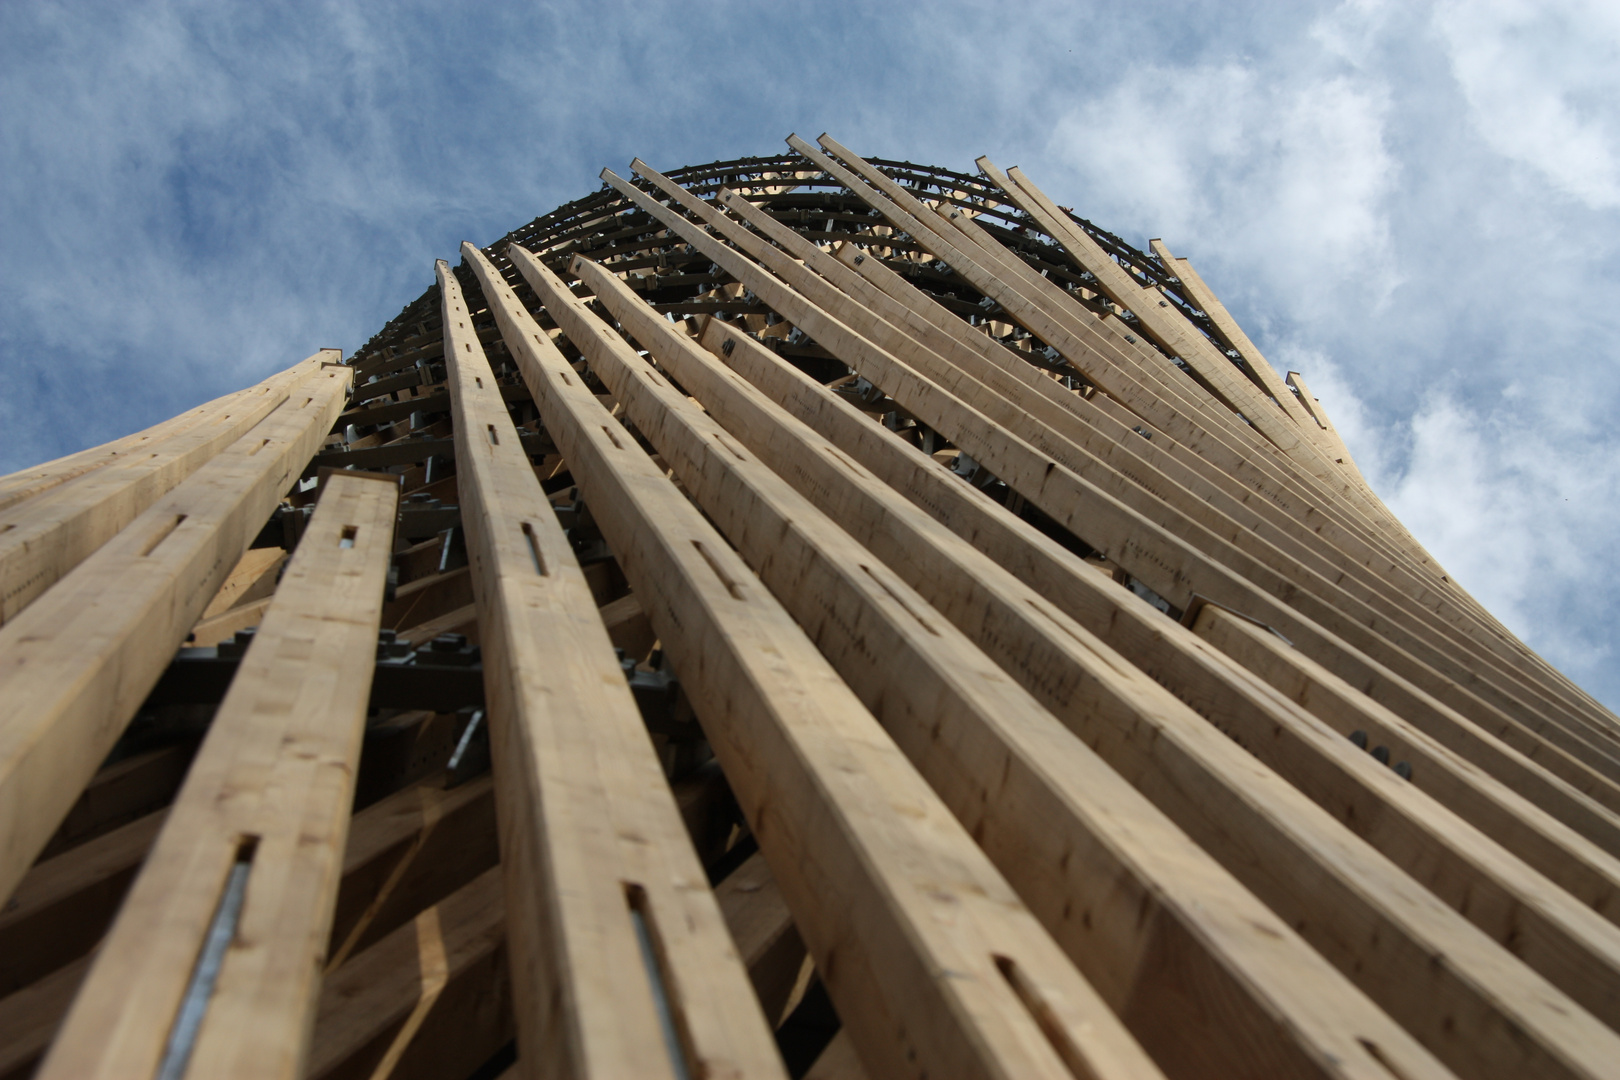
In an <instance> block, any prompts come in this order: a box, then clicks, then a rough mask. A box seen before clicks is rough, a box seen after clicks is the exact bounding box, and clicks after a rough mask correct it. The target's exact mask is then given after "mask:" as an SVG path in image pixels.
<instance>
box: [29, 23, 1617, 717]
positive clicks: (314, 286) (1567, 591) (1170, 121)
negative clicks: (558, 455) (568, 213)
mask: <svg viewBox="0 0 1620 1080" xmlns="http://www.w3.org/2000/svg"><path fill="white" fill-rule="evenodd" d="M1611 7H1612V5H1611V6H1605V5H1601V4H1596V3H1593V4H1581V3H1547V2H1537V3H1535V4H1529V3H1506V2H1489V3H1469V4H1452V3H1445V4H1438V5H1434V6H1426V5H1421V4H1419V5H1397V4H1392V3H1379V2H1353V3H1342V4H1333V5H1330V4H1316V5H1301V4H1292V3H1289V4H1284V3H1268V2H1257V3H1253V4H1249V5H1244V6H1243V7H1242V8H1240V9H1233V8H1225V7H1223V8H1219V9H1210V8H1209V7H1208V6H1207V5H1199V4H1191V3H1169V2H1166V3H1160V4H1153V5H1136V6H1134V7H1130V8H1124V9H1122V8H1120V7H1119V6H1118V5H1114V6H1110V7H1104V6H1101V5H1083V4H1082V5H1077V4H1073V3H1056V2H1050V3H1048V2H1041V3H1035V4H1030V5H1020V6H1017V7H1012V6H1008V7H1005V8H996V7H993V6H992V7H986V6H985V5H982V4H967V3H942V4H930V5H917V6H903V5H892V6H884V7H881V8H879V7H877V6H874V5H866V4H856V3H829V4H822V5H815V6H813V7H807V8H805V9H802V10H799V11H785V10H782V9H778V8H775V7H773V6H770V5H757V4H745V3H729V2H728V3H714V4H705V5H647V4H636V3H611V2H609V3H595V4H583V3H579V4H575V3H543V4H535V5H531V6H528V7H524V8H516V7H505V6H501V7H497V6H494V5H443V4H433V5H429V4H424V3H419V4H404V5H400V4H387V5H384V4H370V3H358V4H353V3H344V4H338V3H320V2H306V3H302V4H289V5H267V6H259V7H251V6H249V7H243V6H232V7H225V6H221V5H217V4H205V3H200V2H194V0H193V2H187V0H173V2H160V0H145V2H138V0H133V2H128V3H117V4H110V3H109V4H104V5H93V4H82V3H76V4H50V3H32V4H23V3H17V4H7V5H0V102H3V104H4V108H3V109H0V151H3V153H4V160H5V161H6V163H7V168H6V170H4V171H3V172H0V250H3V252H4V256H5V258H4V259H3V260H0V386H3V387H4V389H3V390H0V425H3V427H0V472H3V471H7V470H10V469H14V468H19V467H21V466H23V465H26V464H28V463H30V462H32V461H36V460H39V459H42V458H46V457H50V456H54V455H56V454H60V453H65V452H68V451H71V450H74V449H77V448H78V447H80V446H84V445H89V444H93V443H96V442H100V441H103V440H105V439H108V438H111V437H114V436H116V435H119V434H122V433H123V432H126V431H129V430H132V429H134V428H137V427H140V426H144V425H146V424H149V423H153V422H155V421H157V420H159V419H162V418H164V417H167V416H169V415H172V414H173V413H175V412H176V411H178V410H180V409H182V408H184V407H185V406H187V405H189V404H191V403H193V402H196V401H201V400H204V399H206V398H208V397H211V396H214V395H216V394H219V393H223V392H225V391H228V390H230V389H233V388H236V387H239V386H241V385H244V384H246V383H248V382H251V381H253V380H256V379H258V378H261V377H263V376H264V375H265V374H268V373H269V372H270V371H272V370H274V369H277V368H279V367H282V366H284V365H286V364H287V363H289V362H291V361H292V360H295V359H297V358H299V357H301V356H303V355H306V354H307V353H309V352H310V351H312V350H313V349H314V348H316V347H318V346H323V345H337V346H341V347H343V348H345V349H353V348H354V347H355V346H357V345H359V344H360V343H361V342H363V341H364V340H365V339H366V338H367V337H368V336H369V335H370V334H371V332H372V331H374V330H375V329H377V328H378V327H379V326H380V325H381V324H382V323H383V322H384V321H385V320H386V319H387V318H388V317H389V316H391V315H392V314H394V313H395V312H396V311H398V310H399V307H400V305H402V304H404V303H405V302H407V301H408V300H410V299H413V298H414V297H415V296H416V295H417V294H418V293H420V291H421V290H422V288H423V287H425V286H426V285H427V284H428V283H429V282H430V280H431V273H432V260H433V259H434V258H436V257H450V258H454V257H455V250H456V245H457V243H458V242H459V241H460V240H462V239H472V240H474V241H477V242H487V241H489V240H491V239H493V238H495V237H496V236H499V235H500V234H501V233H503V232H505V231H506V230H507V229H509V228H512V227H513V226H515V225H517V224H520V223H522V222H523V221H526V220H528V219H529V218H530V217H532V216H534V215H535V214H538V213H542V212H544V211H546V210H548V209H550V208H551V207H552V206H555V205H557V204H558V203H560V202H562V201H564V200H566V199H570V198H574V197H577V196H578V195H580V194H583V193H584V192H586V191H588V190H590V189H591V188H593V187H594V186H595V183H596V180H595V177H596V173H597V171H598V170H599V169H600V168H601V167H602V166H603V165H613V166H622V165H623V164H624V163H625V162H627V161H628V160H629V158H630V157H631V156H633V155H636V154H640V155H641V156H643V157H645V158H647V159H648V160H650V161H653V162H654V163H655V164H659V165H664V166H676V165H681V164H688V163H696V162H701V161H707V160H712V159H715V158H720V157H731V156H740V155H743V154H756V153H774V152H776V151H777V150H778V149H779V148H780V147H781V141H780V140H781V138H782V137H783V136H784V135H786V134H787V133H788V132H789V131H790V130H797V131H799V132H800V134H804V135H814V134H817V133H819V132H820V131H822V130H831V131H832V132H833V133H834V134H836V135H837V136H838V137H839V138H840V139H841V140H843V141H845V142H846V143H848V144H850V145H852V146H854V147H855V148H856V149H858V150H862V151H870V152H873V153H880V154H883V155H886V156H892V157H899V158H910V159H912V160H916V161H927V162H934V163H938V164H942V165H947V166H952V167H955V168H959V169H966V170H971V164H970V163H971V161H972V159H973V157H974V156H976V155H977V154H979V153H986V152H988V153H990V154H991V156H992V157H995V158H996V159H997V160H998V162H1000V163H1002V164H1009V165H1010V164H1015V163H1018V164H1022V165H1024V167H1025V168H1026V169H1027V170H1028V171H1029V172H1030V174H1031V176H1033V177H1034V178H1035V179H1036V180H1037V181H1038V182H1039V183H1041V184H1042V185H1043V186H1045V187H1046V188H1047V189H1048V190H1049V191H1050V192H1051V193H1052V194H1053V195H1054V196H1056V197H1058V198H1059V201H1061V202H1063V203H1065V204H1072V205H1074V206H1076V207H1077V208H1079V209H1080V210H1081V212H1082V213H1084V214H1086V215H1088V216H1090V217H1092V218H1094V219H1096V220H1097V221H1099V222H1100V223H1102V224H1104V225H1105V226H1107V227H1109V228H1111V229H1114V230H1115V231H1117V232H1120V233H1122V234H1123V235H1125V236H1126V237H1128V238H1130V239H1133V240H1136V241H1138V242H1142V241H1145V239H1146V238H1147V237H1149V236H1163V237H1164V238H1165V240H1166V241H1167V242H1168V243H1169V244H1170V246H1171V248H1172V249H1173V250H1175V251H1176V252H1177V253H1178V254H1183V255H1187V256H1189V257H1191V258H1192V259H1193V261H1194V263H1195V264H1196V265H1198V266H1199V268H1200V270H1201V272H1202V273H1203V274H1204V276H1205V277H1206V278H1207V279H1208V280H1209V281H1210V282H1211V284H1212V285H1213V287H1214V288H1215V289H1216V290H1217V291H1218V292H1219V293H1220V294H1221V295H1222V297H1223V299H1224V300H1225V301H1226V302H1227V304H1228V306H1230V307H1231V308H1232V309H1233V310H1234V312H1235V313H1236V314H1237V315H1238V317H1239V319H1240V320H1241V321H1242V322H1243V323H1244V324H1245V326H1246V327H1247V328H1248V329H1249V331H1250V333H1251V335H1253V336H1255V337H1256V338H1257V340H1258V341H1259V342H1260V344H1261V347H1262V348H1264V349H1265V350H1266V351H1267V353H1268V355H1270V357H1271V358H1272V359H1273V361H1275V362H1277V363H1278V364H1279V365H1282V366H1295V367H1298V368H1300V369H1301V370H1303V371H1304V372H1305V373H1306V375H1307V376H1308V377H1309V379H1310V382H1311V384H1312V387H1313V389H1314V390H1315V391H1316V392H1317V393H1318V394H1319V395H1320V396H1321V397H1322V398H1323V400H1324V402H1325V404H1326V407H1327V408H1328V409H1329V410H1330V412H1331V413H1332V415H1333V416H1334V417H1335V420H1336V421H1337V422H1338V424H1339V426H1340V427H1341V429H1342V430H1343V431H1344V432H1345V434H1346V436H1347V438H1348V440H1349V441H1350V444H1351V447H1352V449H1353V451H1354V452H1355V453H1356V456H1357V458H1358V460H1359V461H1361V462H1362V464H1363V466H1364V467H1365V469H1366V470H1367V471H1368V473H1369V474H1370V476H1371V477H1372V479H1373V482H1374V485H1375V486H1376V487H1377V488H1378V490H1379V491H1380V492H1382V493H1383V494H1384V495H1385V497H1386V499H1387V500H1388V501H1389V502H1390V504H1391V506H1392V507H1393V508H1394V509H1395V510H1396V511H1397V513H1399V514H1400V515H1401V517H1402V519H1403V520H1405V521H1406V522H1407V523H1408V524H1409V525H1410V526H1411V527H1412V528H1413V530H1414V531H1415V532H1416V533H1417V535H1418V536H1419V537H1420V538H1421V539H1422V540H1423V541H1424V542H1425V544H1427V545H1428V546H1429V547H1430V548H1431V550H1433V551H1434V553H1435V554H1436V556H1437V557H1438V558H1439V559H1440V560H1441V562H1443V563H1444V564H1445V565H1447V566H1448V567H1449V568H1450V569H1451V570H1452V571H1454V573H1455V574H1456V575H1457V577H1458V579H1459V580H1460V581H1461V582H1462V583H1463V584H1464V585H1465V586H1467V587H1468V588H1469V589H1470V590H1471V591H1473V592H1474V593H1475V595H1477V596H1479V597H1480V599H1481V600H1482V601H1484V602H1485V603H1486V604H1487V606H1489V607H1490V608H1491V609H1492V610H1493V611H1495V612H1496V613H1497V614H1498V615H1499V616H1501V617H1502V618H1503V619H1504V620H1505V621H1506V622H1508V624H1509V625H1510V626H1512V627H1513V628H1514V629H1515V630H1516V631H1518V632H1519V633H1521V634H1522V635H1523V636H1525V637H1526V638H1527V639H1528V640H1529V641H1530V642H1531V643H1532V644H1533V645H1535V646H1536V647H1537V648H1539V649H1541V650H1542V651H1543V652H1544V653H1545V654H1546V655H1548V656H1549V657H1550V658H1552V659H1553V660H1554V661H1555V662H1558V663H1560V664H1562V665H1563V666H1564V667H1565V668H1566V670H1568V671H1569V672H1570V673H1571V674H1572V675H1573V676H1574V677H1575V678H1576V679H1577V680H1578V681H1580V682H1582V683H1583V684H1584V685H1586V686H1588V687H1589V688H1590V689H1592V690H1593V691H1594V692H1595V693H1596V694H1598V695H1599V696H1600V697H1602V698H1604V699H1605V700H1607V701H1609V702H1611V703H1620V663H1617V660H1620V630H1617V628H1616V620H1615V619H1614V617H1613V615H1612V614H1611V612H1612V611H1613V610H1614V609H1615V608H1616V606H1617V605H1620V569H1616V567H1615V566H1614V565H1613V561H1612V559H1611V558H1610V556H1609V552H1611V551H1612V550H1614V549H1615V548H1616V547H1617V546H1620V511H1617V510H1616V509H1615V508H1614V507H1615V505H1616V500H1615V499H1614V496H1613V493H1614V492H1615V491H1616V490H1617V489H1620V474H1617V466H1616V464H1615V463H1616V462H1620V435H1617V434H1616V433H1615V432H1616V427H1615V425H1614V424H1613V422H1612V419H1611V418H1612V417H1613V416H1615V415H1617V413H1620V350H1617V348H1616V346H1615V345H1614V344H1613V343H1614V342H1616V341H1620V302H1617V300H1620V228H1617V226H1620V64H1616V62H1615V61H1616V59H1617V57H1620V13H1617V12H1616V11H1614V10H1611Z"/></svg>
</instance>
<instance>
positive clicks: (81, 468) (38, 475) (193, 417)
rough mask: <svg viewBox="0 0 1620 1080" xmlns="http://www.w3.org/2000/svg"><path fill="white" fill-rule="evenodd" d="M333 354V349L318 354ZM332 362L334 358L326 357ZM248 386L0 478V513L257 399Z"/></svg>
mask: <svg viewBox="0 0 1620 1080" xmlns="http://www.w3.org/2000/svg"><path fill="white" fill-rule="evenodd" d="M322 351H323V352H327V351H330V352H333V353H336V352H337V350H336V349H332V350H322ZM328 359H332V360H336V359H338V357H337V356H331V357H328ZM282 374H283V373H280V372H278V373H277V374H276V375H272V376H271V377H270V380H271V381H273V380H276V379H278V378H280V377H281V375H282ZM262 386H263V384H262V383H261V384H260V385H259V386H251V387H248V388H247V389H246V390H234V391H232V392H231V393H229V394H226V395H224V396H223V397H219V398H216V399H214V400H213V401H209V402H205V403H203V404H201V405H198V406H196V407H195V408H191V409H188V410H186V411H185V412H183V413H181V414H180V415H178V416H174V417H171V418H170V419H168V420H164V421H163V422H161V423H158V424H154V425H152V426H151V427H149V428H146V429H145V430H143V431H137V432H134V433H133V434H130V435H125V436H124V437H123V438H121V439H114V440H113V441H112V442H107V443H102V444H101V445H100V446H92V447H90V448H89V449H86V450H80V451H79V452H78V453H76V454H68V455H67V456H66V457H60V458H56V459H55V460H53V461H46V462H42V463H41V464H39V465H34V466H30V467H29V468H26V469H19V470H18V471H16V472H14V473H9V474H7V475H5V476H0V510H7V509H9V508H11V507H13V506H15V505H17V504H18V503H20V502H22V501H23V500H25V499H31V498H33V497H34V496H36V495H39V494H42V493H44V492H46V491H49V490H51V489H52V488H55V487H57V486H59V485H61V484H65V483H68V482H69V481H72V480H76V479H78V478H79V477H81V476H84V475H85V474H87V473H90V472H94V471H95V470H97V469H100V468H103V467H104V466H107V465H112V464H115V463H118V462H123V461H126V460H128V459H129V458H131V457H132V456H143V455H145V454H147V453H150V452H151V450H152V448H153V447H154V446H156V445H157V444H159V443H161V442H162V441H163V440H165V439H167V438H169V437H170V436H173V435H176V434H179V433H180V432H182V431H185V430H187V429H189V428H191V427H193V426H195V425H196V424H198V423H200V422H202V421H205V420H207V419H208V418H210V417H212V416H215V415H216V414H217V413H218V412H220V411H222V410H230V409H235V408H236V407H237V405H238V404H239V403H240V402H241V401H242V400H243V399H245V398H246V399H252V398H256V397H258V395H259V393H260V390H261V387H262Z"/></svg>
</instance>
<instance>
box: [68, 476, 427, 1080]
mask: <svg viewBox="0 0 1620 1080" xmlns="http://www.w3.org/2000/svg"><path fill="white" fill-rule="evenodd" d="M398 493H399V488H398V485H397V483H396V482H395V481H394V478H393V477H391V476H389V477H376V476H370V475H364V474H353V475H351V474H344V473H334V474H331V475H329V476H328V477H327V478H326V479H325V481H324V483H323V484H322V491H321V499H320V502H319V504H318V505H317V507H316V510H315V515H314V517H313V518H312V519H311V520H310V523H309V527H308V529H306V531H305V533H304V536H303V538H302V540H301V541H300V543H299V545H298V550H297V551H296V552H295V553H294V554H293V557H292V559H291V560H290V561H289V562H288V564H287V573H286V575H285V576H284V577H283V579H282V582H281V586H280V588H279V589H277V591H276V598H275V603H274V604H272V606H271V608H270V611H269V612H268V613H267V614H266V616H265V620H264V623H263V624H262V625H261V626H260V627H259V632H258V633H257V634H256V635H255V636H254V639H253V643H252V644H251V645H250V646H249V647H248V649H247V652H246V654H245V655H244V656H243V658H242V665H241V668H240V670H239V671H238V672H237V675H236V678H235V680H234V681H233V682H232V684H231V688H230V690H229V691H228V692H227V693H226V696H225V700H224V701H223V702H221V704H220V707H219V711H218V713H217V714H216V715H215V717H214V722H213V724H212V725H211V726H210V728H209V731H208V735H207V736H206V737H205V738H204V740H203V745H202V747H201V749H199V750H198V753H197V759H196V761H195V762H194V763H193V765H192V768H191V772H190V775H189V776H188V777H187V779H186V783H185V786H184V787H182V788H181V791H180V795H179V798H177V799H176V801H175V804H174V807H173V808H172V809H171V810H170V812H169V817H168V820H167V822H166V823H165V825H164V828H163V832H162V833H161V835H160V836H159V837H158V841H157V844H156V846H155V847H154V848H153V851H152V854H151V855H150V857H149V858H148V859H147V861H146V864H145V866H144V867H143V869H142V871H141V873H140V876H139V877H138V878H137V880H136V883H135V886H134V888H133V889H132V890H131V892H130V896H129V898H128V900H126V902H125V904H124V906H123V909H122V910H121V911H120V913H119V916H118V919H117V921H116V922H115V923H114V925H113V928H112V930H111V932H110V933H109V935H108V938H107V940H106V942H104V943H103V945H102V948H101V950H100V952H99V953H98V954H97V957H96V962H95V964H94V965H93V966H92V968H91V971H90V975H89V977H88V979H87V980H86V983H85V986H84V987H83V988H82V989H81V990H80V991H79V995H78V997H77V999H76V1000H75V1002H74V1007H73V1009H72V1011H71V1012H70V1013H69V1014H68V1017H67V1019H66V1021H64V1023H63V1028H62V1032H61V1033H60V1035H59V1036H58V1038H57V1041H56V1043H55V1045H54V1046H53V1048H52V1051H51V1053H50V1054H48V1055H47V1057H46V1060H45V1063H44V1065H43V1066H42V1069H41V1073H40V1075H41V1076H42V1077H45V1078H50V1077H61V1078H64V1080H65V1078H68V1077H73V1078H86V1077H92V1076H108V1077H111V1076H120V1077H127V1076H157V1075H165V1074H167V1075H185V1074H187V1073H189V1074H190V1075H193V1076H234V1077H278V1078H283V1080H296V1078H298V1077H301V1076H302V1075H303V1071H304V1061H305V1054H306V1051H307V1045H308V1039H309V1025H310V1021H311V1018H312V1016H313V1010H314V1006H315V1002H316V995H317V993H318V991H319V972H320V966H321V962H322V960H323V958H324V955H325V951H326V941H327V936H328V934H329V932H330V927H331V919H332V910H333V904H334V901H335V899H336V895H337V889H338V881H339V878H340V875H341V870H342V853H343V848H344V838H345V835H346V833H347V830H348V826H349V809H350V805H351V803H352V801H353V785H354V775H355V769H356V766H357V764H358V762H359V757H360V739H361V734H362V732H363V730H364V724H365V716H366V703H367V699H368V697H369V696H370V692H371V672H372V670H373V667H374V664H375V656H376V645H377V624H378V617H379V615H380V614H381V611H382V593H383V587H384V584H385V579H386V577H387V567H388V559H389V556H390V555H391V554H392V551H393V541H394V514H395V510H396V507H397V505H398V497H399V495H398ZM233 897H234V899H232V898H233ZM222 920H223V923H222ZM222 925H223V926H224V929H223V930H221V926H222ZM221 933H223V934H225V935H226V940H228V941H230V942H231V948H230V950H229V951H228V952H227V953H224V954H223V955H221V956H219V957H216V958H215V959H214V960H213V961H210V960H208V956H209V955H210V954H209V952H208V950H207V949H206V948H205V943H208V942H210V941H212V940H215V939H217V937H218V936H219V935H220V934H221ZM211 965H212V966H211ZM210 966H211V967H210ZM205 971H206V972H207V974H206V975H201V974H200V973H202V972H205ZM131 986H139V987H140V988H141V992H140V993H139V994H135V995H131V994H130V993H129V988H130V987H131Z"/></svg>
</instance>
